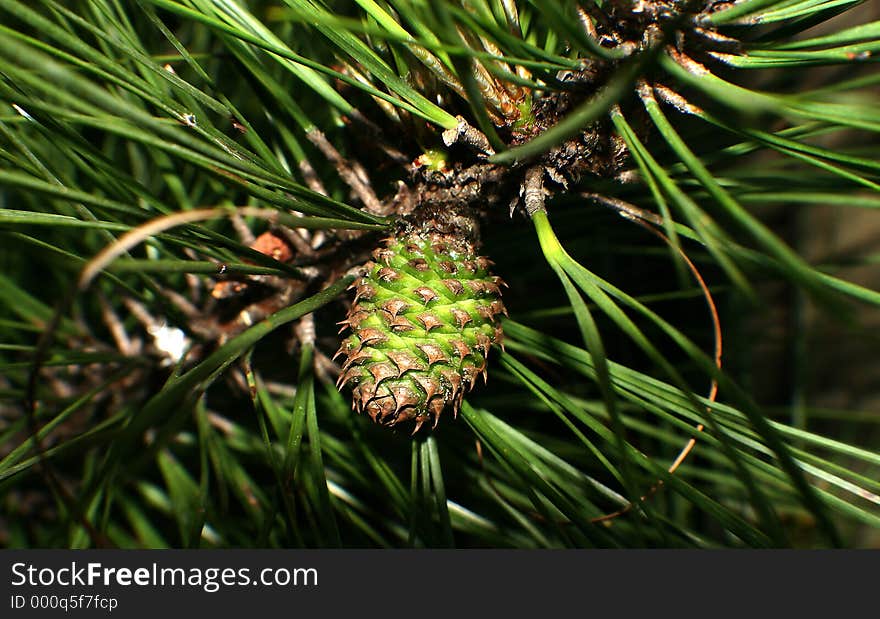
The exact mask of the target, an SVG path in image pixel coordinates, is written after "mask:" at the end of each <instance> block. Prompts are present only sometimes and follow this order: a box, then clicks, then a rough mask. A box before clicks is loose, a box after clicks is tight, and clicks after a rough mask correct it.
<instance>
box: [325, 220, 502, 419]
mask: <svg viewBox="0 0 880 619" xmlns="http://www.w3.org/2000/svg"><path fill="white" fill-rule="evenodd" d="M373 258H374V261H370V262H368V263H367V264H366V265H364V269H365V271H366V275H365V276H363V277H362V278H360V279H359V280H358V281H357V282H355V283H354V284H353V286H352V287H353V288H355V289H356V293H355V299H354V303H353V304H352V307H351V309H350V310H349V313H348V317H347V318H346V320H344V321H342V322H341V323H339V324H341V325H343V328H342V330H343V331H344V330H345V329H346V328H351V330H352V335H350V336H349V337H348V338H346V339H345V341H343V343H342V346H341V347H340V349H339V351H338V352H337V353H336V354H337V356H338V355H340V354H345V356H346V360H345V363H344V364H343V366H342V373H341V375H340V377H339V382H338V386H340V387H341V386H343V385H346V384H352V385H354V389H353V394H352V395H353V402H352V408H354V409H356V410H357V411H358V412H359V413H360V412H363V411H366V412H367V414H368V415H369V416H370V417H371V418H372V419H373V421H375V422H376V423H379V424H382V425H385V426H394V425H397V424H399V423H401V422H405V421H410V420H414V421H415V430H414V431H413V433H415V432H417V431H418V429H419V428H420V427H421V426H422V424H423V423H425V421H428V420H431V425H432V427H436V425H437V421H438V420H439V418H440V415H441V413H442V412H443V411H444V410H445V409H446V408H447V407H451V408H452V411H453V413H456V414H457V413H458V409H459V407H460V406H461V400H462V397H463V395H464V393H465V391H469V390H470V389H471V388H472V387H473V385H474V382H475V381H476V378H477V376H478V375H479V374H482V375H483V379H484V381H485V379H486V356H487V355H488V352H489V348H490V346H491V345H492V344H496V343H498V344H500V343H501V341H502V330H501V325H500V324H499V323H498V322H497V319H498V315H499V314H502V313H503V314H505V315H506V314H507V310H506V309H505V308H504V304H503V303H502V301H501V291H500V289H499V286H501V285H503V282H502V281H501V278H500V277H496V276H493V275H491V274H490V273H489V266H490V265H491V261H490V260H488V259H487V258H484V257H481V256H477V255H475V252H474V249H473V246H472V245H471V244H470V243H468V242H467V241H465V240H461V239H457V238H454V237H452V236H450V235H443V234H438V233H423V234H419V233H408V234H405V235H403V236H401V237H400V238H398V237H391V238H389V239H386V240H385V246H384V247H380V248H378V249H376V250H375V251H374V252H373Z"/></svg>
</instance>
